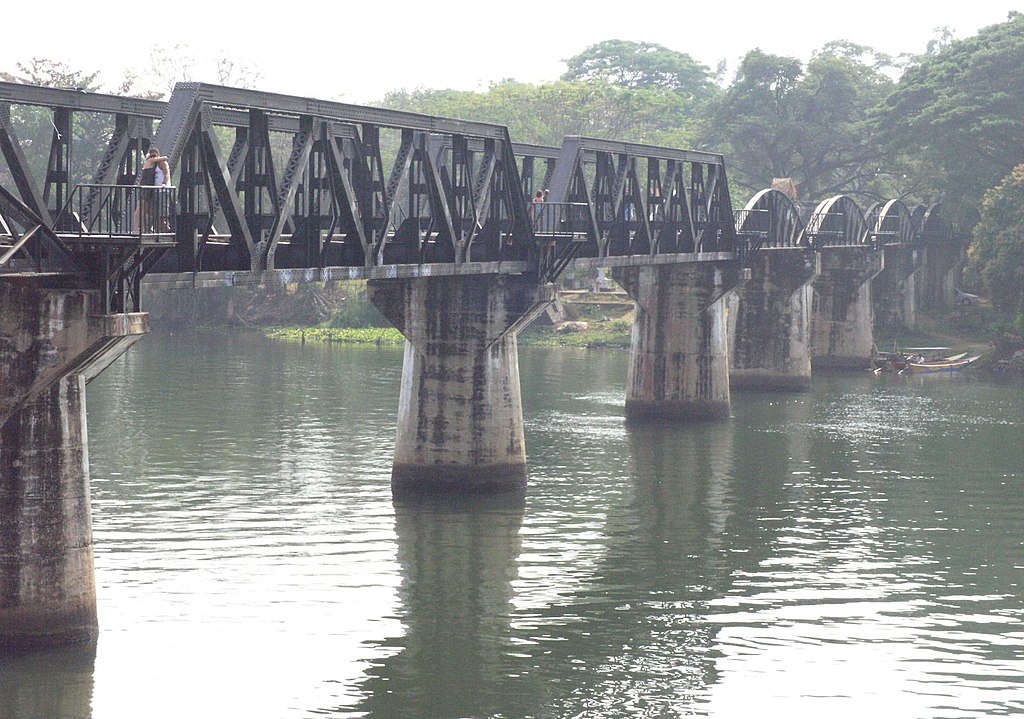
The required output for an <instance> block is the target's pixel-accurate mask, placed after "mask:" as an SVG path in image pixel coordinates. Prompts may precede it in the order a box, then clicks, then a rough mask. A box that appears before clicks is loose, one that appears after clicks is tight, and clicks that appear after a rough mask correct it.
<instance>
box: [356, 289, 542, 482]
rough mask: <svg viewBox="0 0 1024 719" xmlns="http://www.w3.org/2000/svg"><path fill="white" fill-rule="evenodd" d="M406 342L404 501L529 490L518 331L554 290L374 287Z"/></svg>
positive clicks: (377, 301)
mask: <svg viewBox="0 0 1024 719" xmlns="http://www.w3.org/2000/svg"><path fill="white" fill-rule="evenodd" d="M368 290H369V295H370V299H371V301H372V302H373V304H374V305H376V307H377V308H378V309H379V310H380V311H381V312H382V313H383V314H384V316H385V317H387V318H388V319H389V320H390V321H391V322H392V323H393V324H394V325H395V327H397V328H398V329H399V330H400V331H401V332H402V334H403V335H405V338H406V344H405V365H404V368H403V370H402V389H401V398H400V400H399V405H398V431H397V435H396V438H395V461H394V465H393V467H392V472H391V486H392V489H393V491H395V492H396V493H401V492H406V491H413V490H421V489H422V490H427V491H464V490H477V489H483V490H504V489H510V488H515V487H522V486H524V485H525V484H526V443H525V440H524V438H523V408H522V399H521V395H520V389H519V357H518V351H517V346H516V336H515V333H516V332H517V331H518V330H519V329H520V328H521V327H524V326H525V325H526V324H528V323H529V322H530V321H532V320H533V318H534V317H536V316H537V315H538V314H539V313H540V312H542V311H543V310H544V308H545V307H546V306H547V304H548V303H549V302H550V301H551V300H552V299H553V297H554V290H553V287H551V286H550V285H538V284H537V282H536V280H533V279H532V278H529V277H525V276H519V275H465V276H454V277H421V278H411V279H393V280H371V281H370V282H369V283H368Z"/></svg>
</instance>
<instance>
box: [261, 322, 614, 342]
mask: <svg viewBox="0 0 1024 719" xmlns="http://www.w3.org/2000/svg"><path fill="white" fill-rule="evenodd" d="M631 327H632V324H631V323H630V322H629V321H628V320H613V321H610V322H602V323H598V324H597V325H596V326H593V327H591V328H589V329H585V330H580V331H577V332H556V331H555V329H554V328H553V327H550V326H548V327H531V328H529V329H527V330H526V331H525V332H522V333H520V335H519V337H518V339H519V344H520V345H523V346H535V347H581V348H599V347H619V348H629V338H630V331H631ZM265 334H266V336H267V337H270V338H272V339H278V340H287V341H290V342H326V343H330V344H372V345H400V344H402V343H403V342H404V341H405V338H404V337H402V333H401V332H399V331H398V330H396V329H395V328H394V327H274V328H270V329H267V330H266V331H265Z"/></svg>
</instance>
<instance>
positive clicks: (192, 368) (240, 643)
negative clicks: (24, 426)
mask: <svg viewBox="0 0 1024 719" xmlns="http://www.w3.org/2000/svg"><path fill="white" fill-rule="evenodd" d="M400 370H401V351H400V350H396V351H392V350H390V349H387V348H370V349H361V348H338V347H334V348H331V347H320V346H315V345H306V346H305V347H300V346H294V345H282V344H275V343H269V342H264V341H262V340H258V339H251V338H244V337H243V338H240V337H233V336H230V335H229V336H224V335H186V336H180V337H161V336H153V337H149V338H147V339H146V340H145V342H143V343H142V344H141V345H140V346H139V347H138V348H136V350H133V351H132V352H131V353H129V355H128V356H127V357H126V358H125V359H124V360H123V361H121V362H119V363H117V364H116V365H115V366H114V367H112V368H111V369H110V370H109V371H108V372H107V373H105V374H104V375H103V376H101V377H100V378H99V379H97V380H96V381H95V382H94V383H93V384H92V385H90V394H89V412H90V433H91V437H90V439H91V442H92V447H91V449H92V467H93V480H94V503H93V505H94V515H95V519H94V521H95V534H96V551H97V557H96V563H97V576H98V580H99V599H100V624H101V637H100V641H99V645H98V647H97V649H96V654H95V661H93V655H92V653H90V652H84V653H82V652H80V651H79V650H75V651H71V652H52V653H43V654H37V655H30V656H27V657H25V656H4V657H0V710H2V711H0V715H3V716H4V717H5V719H6V717H8V716H10V717H12V719H37V718H38V719H41V718H42V717H46V719H50V717H53V716H67V717H75V718H76V719H81V718H83V717H84V718H90V717H91V719H120V718H121V717H125V718H127V717H131V718H132V719H134V718H135V717H138V716H140V715H145V716H147V718H149V719H158V718H162V717H168V718H169V717H174V718H175V719H177V718H178V717H182V716H190V717H197V718H202V717H223V716H245V717H246V718H247V719H255V718H260V717H266V718H267V719H292V718H299V717H310V716H330V717H374V718H376V719H392V718H399V719H401V718H402V717H451V716H467V717H499V716H500V717H528V716H529V717H549V716H550V717H638V716H639V717H663V716H679V715H687V714H697V715H702V714H707V715H711V716H719V717H734V716H735V717H748V716H752V715H762V716H770V715H776V714H778V713H780V712H784V713H785V714H786V715H787V716H791V717H804V716H806V717H817V716H821V715H823V714H827V715H829V716H861V715H863V714H864V713H867V712H869V711H875V712H876V713H878V714H879V715H881V716H901V717H934V716H946V715H953V714H955V715H957V716H968V717H982V716H988V715H991V714H994V713H1007V712H1015V711H1016V712H1020V711H1024V705H1022V703H1021V701H1022V700H1021V698H1020V697H1021V696H1022V695H1024V690H1022V684H1024V669H1022V666H1024V662H1022V661H1021V660H1022V659H1024V656H1022V654H1021V649H1020V647H1021V646H1024V642H1022V639H1024V632H1022V630H1021V621H1022V619H1024V599H1022V592H1021V583H1022V582H1024V565H1022V562H1021V560H1020V558H1021V556H1024V530H1022V529H1021V527H1022V524H1021V518H1022V517H1024V476H1022V475H1024V448H1022V445H1021V442H1020V437H1021V436H1022V425H1024V393H1022V392H1021V391H1020V390H1019V389H1010V388H1006V387H1000V386H996V385H989V384H986V383H984V382H978V381H971V380H970V379H967V380H966V381H957V382H943V381H941V380H940V381H938V382H930V383H918V382H914V381H910V382H906V381H903V379H904V378H899V379H897V378H892V379H891V380H890V379H884V378H873V377H861V376H853V377H836V378H816V380H815V385H814V387H813V389H812V392H810V393H808V394H805V395H791V396H786V395H759V394H741V395H736V396H735V397H734V405H733V415H734V416H733V418H732V419H730V420H727V421H723V422H713V423H708V424H695V425H688V426H678V425H675V426H673V425H668V426H632V425H628V426H627V425H626V424H625V423H624V421H623V416H622V415H623V409H622V405H623V396H624V382H625V373H626V357H625V355H624V353H617V352H577V351H571V350H548V349H539V348H526V349H524V350H523V351H522V353H521V362H520V374H521V377H522V380H523V403H524V410H525V415H526V422H527V426H526V432H527V443H528V453H529V461H530V486H529V487H528V489H527V490H526V492H525V494H517V495H514V496H505V497H476V498H432V499H426V500H424V501H422V502H408V501H402V502H395V501H393V500H392V497H391V493H390V488H389V484H388V482H389V476H390V460H391V448H392V446H393V441H394V415H395V411H396V408H397V405H398V397H397V392H398V384H399V376H400Z"/></svg>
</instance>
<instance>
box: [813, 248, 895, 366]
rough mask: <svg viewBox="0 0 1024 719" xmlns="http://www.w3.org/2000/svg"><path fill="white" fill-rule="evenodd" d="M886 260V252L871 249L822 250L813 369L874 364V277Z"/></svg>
mask: <svg viewBox="0 0 1024 719" xmlns="http://www.w3.org/2000/svg"><path fill="white" fill-rule="evenodd" d="M884 264H885V260H884V255H883V254H882V253H881V252H879V251H878V250H872V249H870V248H868V247H823V248H822V250H821V274H820V275H818V278H817V279H816V280H815V281H814V284H813V287H814V305H813V308H812V311H811V347H812V350H811V351H812V357H811V363H812V365H813V367H814V368H815V369H863V368H865V367H868V366H869V365H870V364H871V352H872V348H873V347H874V333H873V330H872V320H873V312H872V306H871V279H872V278H873V277H874V276H875V275H877V274H878V273H879V272H881V271H882V268H883V267H884Z"/></svg>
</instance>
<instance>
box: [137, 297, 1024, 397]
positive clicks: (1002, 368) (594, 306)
mask: <svg viewBox="0 0 1024 719" xmlns="http://www.w3.org/2000/svg"><path fill="white" fill-rule="evenodd" d="M164 295H165V296H164V297H160V298H159V299H160V300H162V302H161V301H158V302H151V303H147V307H148V308H153V310H154V311H155V312H156V313H158V314H159V316H157V314H154V320H153V321H154V324H155V325H162V324H164V323H167V322H172V321H174V320H177V321H178V324H179V325H180V324H185V325H191V326H196V325H205V326H225V325H228V326H240V327H246V328H249V329H253V330H257V331H259V332H261V333H263V334H264V335H266V336H268V337H272V338H274V339H278V340H283V341H290V342H324V343H343V344H364V345H367V344H369V345H378V346H385V345H401V344H402V343H403V342H404V338H403V337H402V335H401V333H399V332H398V330H396V329H394V328H393V327H390V326H386V320H384V318H383V317H382V316H381V315H380V314H379V313H378V312H377V311H376V309H375V308H374V307H373V305H372V304H370V302H369V301H368V299H367V297H366V291H365V283H363V282H336V283H327V284H324V285H318V284H311V285H296V286H294V287H290V288H284V289H281V288H279V289H276V290H269V289H268V290H259V291H257V290H246V291H241V290H240V289H239V288H223V289H221V290H218V291H205V292H203V293H199V292H195V293H176V292H175V293H164ZM171 300H173V301H174V303H173V304H170V301H171ZM183 302H184V303H185V304H184V305H183V304H182V303H183ZM161 310H162V313H161ZM632 324H633V302H632V300H630V299H629V297H628V296H627V295H626V293H625V292H622V291H621V290H618V291H608V292H591V291H585V290H563V291H561V292H559V295H558V299H557V300H556V301H555V303H553V304H552V306H551V307H550V308H549V309H548V310H547V311H546V312H545V313H544V314H543V315H542V316H541V317H539V318H538V319H537V320H536V321H535V322H534V323H533V324H532V325H531V326H530V327H528V328H527V329H526V330H524V331H522V332H520V333H519V335H518V341H519V344H520V345H521V346H527V347H528V346H540V347H574V348H584V349H598V348H613V349H628V348H629V346H630V338H631V332H632ZM917 326H918V329H917V330H915V331H904V332H899V333H890V334H882V333H880V334H878V335H876V343H877V346H878V348H879V349H880V350H886V349H888V348H890V347H893V346H897V347H914V346H945V347H949V348H950V349H951V351H952V352H968V353H970V354H972V355H974V354H976V355H981V357H982V359H981V360H979V362H978V363H977V365H976V368H975V369H976V371H981V372H985V373H988V374H992V375H998V376H1007V377H1013V378H1015V379H1019V380H1021V381H1024V339H1022V338H1021V336H1020V332H1019V331H1018V330H1017V329H1016V328H1014V327H1010V326H1005V324H1003V325H1001V324H1000V323H999V319H998V317H997V316H996V315H995V313H994V312H993V311H992V309H991V308H990V307H987V306H967V307H954V308H950V309H948V310H944V311H941V312H932V313H927V312H918V316H917Z"/></svg>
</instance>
